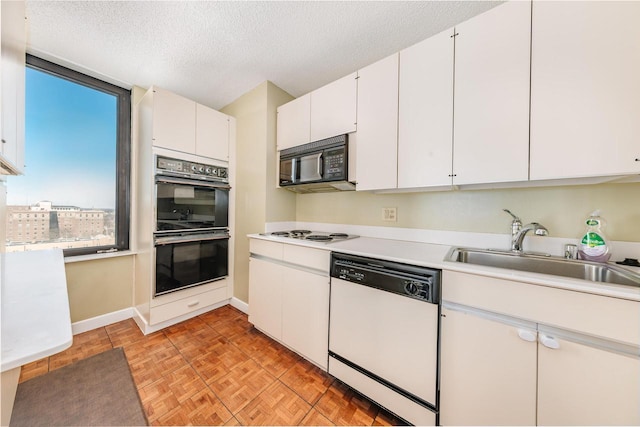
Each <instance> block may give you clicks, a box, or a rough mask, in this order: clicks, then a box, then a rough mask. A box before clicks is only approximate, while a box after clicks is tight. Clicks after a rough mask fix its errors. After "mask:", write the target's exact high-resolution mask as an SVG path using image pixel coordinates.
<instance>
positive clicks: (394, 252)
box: [248, 234, 640, 301]
mask: <svg viewBox="0 0 640 427" xmlns="http://www.w3.org/2000/svg"><path fill="white" fill-rule="evenodd" d="M248 237H249V238H254V239H262V240H268V241H272V242H280V243H288V244H295V245H299V246H306V247H312V248H316V249H323V250H327V251H335V252H342V253H347V254H352V255H360V256H367V257H372V258H380V259H386V260H390V261H397V262H404V263H408V264H414V265H420V266H424V267H431V268H438V269H442V270H450V271H459V272H463V273H470V274H476V275H482V276H490V277H495V278H499V279H506V280H514V281H519V282H525V283H530V284H534V285H541V286H548V287H554V288H561V289H567V290H572V291H577V292H586V293H591V294H596V295H603V296H609V297H614V298H623V299H628V300H632V301H640V288H636V287H632V286H624V285H616V284H609V283H596V282H591V281H588V280H579V279H570V278H565V277H560V276H552V275H549V274H539V273H529V272H525V271H516V270H509V269H503V268H495V267H485V266H480V265H472V264H465V263H458V262H452V261H445V256H446V255H447V252H448V251H449V250H450V249H451V246H450V245H439V244H434V243H420V242H410V241H403V240H391V239H380V238H372V237H359V238H356V239H351V240H345V241H339V242H331V243H323V242H313V241H306V240H297V239H290V238H286V237H276V236H270V235H263V234H250V235H249V236H248ZM634 270H635V272H636V273H637V274H640V268H636V269H634ZM445 286H446V284H445Z"/></svg>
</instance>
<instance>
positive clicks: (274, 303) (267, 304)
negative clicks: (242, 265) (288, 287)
mask: <svg viewBox="0 0 640 427" xmlns="http://www.w3.org/2000/svg"><path fill="white" fill-rule="evenodd" d="M281 313H282V266H281V265H279V264H274V263H272V262H268V261H264V260H262V259H256V258H250V259H249V321H250V322H251V323H253V324H254V325H255V326H256V327H257V328H259V329H261V330H262V331H263V332H266V333H267V334H269V335H271V336H272V337H274V338H280V337H281V336H282V316H281Z"/></svg>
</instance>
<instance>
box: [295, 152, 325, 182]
mask: <svg viewBox="0 0 640 427" xmlns="http://www.w3.org/2000/svg"><path fill="white" fill-rule="evenodd" d="M321 179H322V153H316V154H311V155H308V156H302V157H300V182H311V181H319V180H321Z"/></svg>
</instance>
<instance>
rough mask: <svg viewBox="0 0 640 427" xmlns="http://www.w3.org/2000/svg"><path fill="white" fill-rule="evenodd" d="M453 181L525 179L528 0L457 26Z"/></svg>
mask: <svg viewBox="0 0 640 427" xmlns="http://www.w3.org/2000/svg"><path fill="white" fill-rule="evenodd" d="M456 33H457V36H456V38H455V52H456V53H455V101H454V138H453V141H454V142H453V147H454V148H453V173H454V178H453V183H454V184H474V183H491V182H507V181H526V180H527V179H528V173H529V86H530V84H529V75H530V72H529V68H530V67H529V65H530V58H529V52H530V38H531V3H530V2H521V1H513V2H507V3H505V4H502V5H500V6H498V7H496V8H494V9H491V10H489V11H488V12H485V13H483V14H481V15H479V16H477V17H475V18H472V19H470V20H468V21H466V22H463V23H462V24H460V25H459V26H457V27H456Z"/></svg>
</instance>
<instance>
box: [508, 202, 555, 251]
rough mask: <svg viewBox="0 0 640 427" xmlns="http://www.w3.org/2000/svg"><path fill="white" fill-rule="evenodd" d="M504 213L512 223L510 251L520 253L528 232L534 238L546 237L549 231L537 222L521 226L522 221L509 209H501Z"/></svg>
mask: <svg viewBox="0 0 640 427" xmlns="http://www.w3.org/2000/svg"><path fill="white" fill-rule="evenodd" d="M503 211H505V212H506V213H508V214H509V215H511V217H512V218H513V221H511V251H513V252H517V253H522V242H523V241H524V237H525V236H526V235H527V233H528V232H529V231H533V233H534V234H535V235H536V236H548V235H549V230H547V228H546V227H545V226H544V225H542V224H539V223H537V222H532V223H530V224H527V225H525V226H522V221H520V218H518V217H517V216H515V215H514V214H513V213H511V211H510V210H509V209H503Z"/></svg>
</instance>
